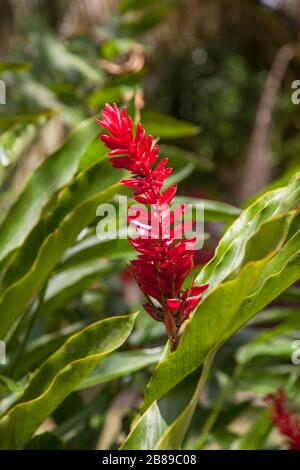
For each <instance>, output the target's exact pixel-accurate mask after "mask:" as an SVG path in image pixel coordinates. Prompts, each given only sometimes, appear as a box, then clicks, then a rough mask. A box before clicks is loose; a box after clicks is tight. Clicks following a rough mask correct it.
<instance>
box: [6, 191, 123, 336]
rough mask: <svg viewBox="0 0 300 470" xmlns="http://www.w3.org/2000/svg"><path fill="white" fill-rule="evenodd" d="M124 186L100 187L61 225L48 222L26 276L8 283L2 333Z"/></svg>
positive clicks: (9, 326)
mask: <svg viewBox="0 0 300 470" xmlns="http://www.w3.org/2000/svg"><path fill="white" fill-rule="evenodd" d="M120 189H121V188H120V184H119V183H116V184H113V185H111V186H110V187H109V188H108V189H106V190H105V189H104V190H102V191H100V192H99V193H98V194H96V195H95V196H93V197H91V198H89V199H87V200H86V201H84V202H83V203H82V204H79V205H78V206H76V207H75V208H74V209H73V210H71V211H70V212H69V213H68V214H67V215H66V216H65V217H64V218H63V219H62V221H61V222H60V223H59V224H58V225H56V224H55V225H54V226H52V230H50V231H49V226H48V230H47V231H46V236H45V238H44V239H43V241H42V244H41V246H40V248H39V251H38V254H37V257H36V259H35V261H34V263H33V264H32V265H31V267H30V269H29V270H28V271H27V272H26V273H25V275H23V277H21V278H20V279H18V280H17V281H16V282H15V283H14V284H11V285H10V286H9V287H7V289H6V290H5V291H4V292H3V294H2V296H1V298H0V309H1V311H2V317H1V322H0V337H3V336H5V335H6V334H7V333H8V331H9V329H10V328H11V327H12V325H13V324H14V322H15V321H16V320H17V318H19V316H20V315H22V314H23V313H24V311H25V309H26V307H27V306H28V304H29V302H30V300H31V299H32V298H33V297H34V296H35V295H36V294H37V293H38V291H39V289H40V288H41V287H42V285H43V284H44V282H45V281H46V279H47V278H48V276H49V273H50V272H51V271H52V270H53V268H54V267H55V266H56V264H57V263H58V261H59V260H60V258H61V257H62V255H63V253H64V252H65V251H66V249H67V248H68V247H69V246H70V245H71V244H72V243H74V241H75V239H76V237H77V236H78V234H79V233H80V232H81V230H83V229H84V228H85V227H86V226H87V225H88V224H90V223H91V222H92V221H93V220H94V218H95V215H96V211H97V207H98V206H99V204H102V203H105V202H108V201H110V200H111V199H112V197H113V196H114V195H115V194H116V193H117V192H119V191H120ZM78 199H80V194H78ZM55 220H56V219H55ZM50 221H51V219H50ZM46 227H47V225H46ZM50 227H51V224H50ZM42 228H43V226H42ZM38 238H40V233H38ZM33 240H34V237H33ZM33 249H34V248H33ZM29 256H30V254H29ZM2 308H3V310H2Z"/></svg>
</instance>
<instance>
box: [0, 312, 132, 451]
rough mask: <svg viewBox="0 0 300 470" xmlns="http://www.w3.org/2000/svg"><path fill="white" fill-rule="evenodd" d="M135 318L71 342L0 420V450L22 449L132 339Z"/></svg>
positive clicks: (94, 328)
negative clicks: (96, 369) (94, 371)
mask: <svg viewBox="0 0 300 470" xmlns="http://www.w3.org/2000/svg"><path fill="white" fill-rule="evenodd" d="M134 319H135V315H128V316H123V317H114V318H109V319H106V320H102V321H100V322H97V323H94V324H93V325H91V326H89V327H87V328H85V329H84V330H82V331H80V332H79V333H77V334H75V335H74V336H72V337H71V338H69V339H68V340H67V341H66V343H65V344H64V345H63V346H62V347H61V348H60V349H59V350H57V351H56V352H55V353H54V354H53V355H52V356H50V358H49V359H47V361H46V362H45V363H44V364H43V365H42V366H41V368H40V369H39V370H38V371H37V373H36V374H35V375H34V376H33V378H32V379H31V381H30V383H29V385H28V388H27V389H26V391H25V393H24V395H23V396H22V397H21V399H20V400H19V402H18V403H17V404H16V405H14V406H13V407H12V408H11V409H10V410H9V411H8V412H7V413H6V414H5V415H4V416H3V417H2V419H1V420H0V448H1V449H21V448H23V447H24V446H25V445H26V444H27V442H28V441H29V439H30V438H31V436H32V434H33V433H34V431H35V430H36V429H37V427H38V426H39V425H40V424H41V423H42V422H43V421H44V420H45V419H46V418H47V417H48V416H49V415H51V413H52V412H53V411H54V410H55V409H56V408H57V406H58V405H59V404H60V403H61V402H62V401H63V400H64V399H65V398H66V397H67V396H68V395H69V394H70V393H71V392H72V391H73V390H74V389H75V388H76V387H77V386H78V385H79V383H80V382H81V381H82V380H83V379H84V377H86V376H87V375H88V374H89V373H90V372H91V371H92V369H93V368H94V367H95V366H96V365H97V364H98V363H99V362H100V361H101V360H102V359H103V358H104V357H105V356H106V355H107V354H109V353H110V352H112V351H113V350H114V349H117V348H118V347H119V346H121V344H122V343H123V342H124V341H125V340H126V339H127V337H128V336H129V334H130V332H131V330H132V327H133V323H134Z"/></svg>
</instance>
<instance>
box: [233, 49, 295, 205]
mask: <svg viewBox="0 0 300 470" xmlns="http://www.w3.org/2000/svg"><path fill="white" fill-rule="evenodd" d="M295 53H296V47H295V46H294V45H291V44H286V45H285V46H283V47H281V48H280V49H279V51H278V52H277V54H276V56H275V59H274V61H273V64H272V67H271V70H270V72H269V74H268V77H267V80H266V83H265V86H264V90H263V93H262V96H261V99H260V101H259V104H258V108H257V112H256V116H255V120H254V126H253V130H252V135H251V138H250V145H249V148H248V152H247V156H246V161H245V165H244V168H243V172H242V178H241V185H240V190H239V195H238V199H239V202H244V201H245V200H247V199H249V198H250V197H251V196H252V195H253V194H255V193H257V192H258V191H260V190H262V189H263V188H264V187H265V186H266V185H267V184H268V183H269V182H270V180H271V177H272V163H273V162H272V149H271V127H272V116H273V111H274V107H275V104H276V101H277V96H278V93H279V90H280V86H281V82H282V80H283V77H284V75H285V72H286V70H287V67H288V65H289V63H290V61H291V59H292V58H293V57H294V56H295Z"/></svg>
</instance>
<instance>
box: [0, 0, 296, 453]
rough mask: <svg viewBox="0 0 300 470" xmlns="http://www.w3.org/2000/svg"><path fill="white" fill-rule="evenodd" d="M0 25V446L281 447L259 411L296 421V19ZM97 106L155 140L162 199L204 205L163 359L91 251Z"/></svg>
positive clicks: (98, 174)
mask: <svg viewBox="0 0 300 470" xmlns="http://www.w3.org/2000/svg"><path fill="white" fill-rule="evenodd" d="M0 12H1V14H0V31H1V42H0V54H1V60H0V78H1V80H4V82H5V84H6V87H7V96H6V104H5V105H0V162H1V164H0V183H1V192H0V209H1V210H0V219H1V226H0V265H1V272H2V274H1V284H0V338H1V339H2V340H5V342H6V352H7V364H6V365H1V366H0V374H1V375H0V398H1V403H0V413H1V418H0V447H1V448H10V449H14V448H17V449H20V448H44V449H56V448H59V449H63V448H65V449H95V448H96V449H108V448H110V449H114V448H119V447H120V446H122V448H125V449H154V448H158V449H168V448H170V449H176V448H179V447H182V448H184V449H201V448H214V449H220V448H224V449H229V448H232V449H267V448H284V447H285V445H286V443H285V441H284V440H283V439H282V437H281V436H279V435H278V433H276V430H274V429H273V425H272V421H271V419H270V414H269V412H268V411H267V409H266V404H265V402H264V397H265V396H266V395H267V394H268V393H273V392H275V391H276V390H277V389H278V388H279V387H284V388H285V390H286V393H287V395H288V397H289V399H290V400H291V401H292V402H293V406H294V408H295V409H297V406H299V391H300V389H299V387H300V384H299V366H297V365H295V364H293V363H292V360H291V356H292V354H293V352H295V348H293V343H294V341H295V340H300V331H299V328H300V316H299V314H300V307H299V298H300V288H299V284H297V281H298V280H299V277H300V275H299V272H300V269H299V244H300V232H299V225H300V223H299V222H300V221H299V206H300V203H299V202H300V183H299V181H300V180H299V172H300V164H299V153H300V135H299V127H300V112H299V110H300V107H299V106H300V105H298V106H297V105H295V104H293V103H292V101H291V94H292V88H291V86H292V82H293V81H294V80H296V79H300V54H299V50H300V49H299V28H300V4H299V2H298V1H297V0H295V1H292V0H289V1H288V0H286V1H284V0H282V1H279V0H277V1H276V0H273V1H272V0H264V1H263V0H261V1H259V0H257V1H255V0H243V1H238V0H201V1H200V0H151V1H148V0H144V1H143V2H141V1H139V0H122V1H115V0H106V1H104V0H102V1H100V0H18V1H17V0H2V1H1V5H0ZM106 102H109V103H111V102H116V103H117V104H118V105H119V106H124V105H125V106H127V108H128V110H129V113H130V114H131V115H132V116H133V117H134V119H135V122H138V121H139V120H141V121H142V124H143V126H144V127H145V128H146V130H147V132H149V133H151V134H153V135H154V136H155V137H159V139H160V149H161V154H162V155H166V154H167V155H168V156H169V157H170V160H171V162H172V166H173V167H174V168H175V173H174V174H173V175H172V177H171V178H172V182H174V181H176V182H178V183H179V192H178V194H179V196H178V201H184V200H187V198H191V199H190V200H192V201H197V200H201V201H204V206H205V220H206V223H205V231H206V242H205V246H204V249H203V250H201V251H200V252H197V253H196V254H195V260H196V267H195V273H193V274H195V275H196V276H197V279H198V280H199V281H201V282H202V281H208V282H209V283H210V289H209V291H208V294H207V297H206V298H205V300H204V301H203V303H202V304H201V306H200V307H199V308H198V311H197V312H196V313H195V314H194V316H193V317H192V319H191V321H190V322H189V323H188V325H187V327H186V329H185V331H184V333H183V336H182V341H181V343H180V346H179V348H178V350H177V351H176V352H175V353H172V354H171V355H168V354H166V353H164V352H163V350H164V343H165V335H164V331H163V328H162V326H161V325H160V324H159V323H155V322H154V321H153V320H152V319H151V318H149V317H148V316H147V314H146V313H145V312H144V311H143V309H142V307H141V304H142V301H143V299H141V297H140V295H139V292H138V289H137V287H136V285H135V283H134V281H133V280H132V279H131V278H130V276H128V273H127V271H126V269H125V266H126V263H127V262H128V260H129V259H131V258H132V257H133V256H134V253H133V251H132V250H131V248H130V245H129V244H128V242H127V240H117V241H116V240H107V241H105V242H99V240H98V239H97V237H96V234H95V227H96V224H97V222H98V221H99V218H97V217H96V208H97V206H98V205H99V204H100V203H102V202H110V201H112V200H113V201H116V196H117V195H118V194H121V193H122V191H124V188H122V187H121V186H120V184H119V180H120V178H121V175H120V172H118V171H116V170H113V169H112V168H111V166H110V164H109V163H108V162H107V159H106V156H105V148H104V146H103V144H101V142H100V141H99V139H98V138H97V133H98V132H99V128H97V126H96V124H95V118H96V116H98V115H99V112H100V109H101V108H102V106H103V105H104V104H105V103H106ZM171 178H170V179H171ZM170 183H171V181H170ZM278 188H279V189H278ZM217 246H218V248H217V250H216V247H217ZM210 260H211V261H210ZM208 261H210V263H209V264H206V263H207V262H208ZM204 266H205V267H204ZM139 310H141V311H140V313H139V315H138V316H136V315H135V312H137V311H139ZM256 315H257V316H256ZM254 317H255V318H254ZM296 359H297V357H296ZM294 362H295V361H294ZM296 362H297V361H296ZM157 364H158V365H157ZM147 384H148V385H147ZM199 397H200V399H199ZM140 406H141V408H140ZM150 424H151V425H150Z"/></svg>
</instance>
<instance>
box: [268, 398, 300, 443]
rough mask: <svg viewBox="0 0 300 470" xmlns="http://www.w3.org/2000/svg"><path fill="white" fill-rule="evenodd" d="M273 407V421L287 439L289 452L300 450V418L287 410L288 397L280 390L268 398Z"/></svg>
mask: <svg viewBox="0 0 300 470" xmlns="http://www.w3.org/2000/svg"><path fill="white" fill-rule="evenodd" d="M266 401H267V403H269V404H270V405H271V413H272V420H273V423H274V424H275V426H276V427H277V429H278V430H279V432H280V433H281V434H282V435H283V436H284V437H286V438H287V445H288V448H289V450H300V416H297V415H295V414H294V413H293V411H291V410H288V409H287V408H286V406H285V405H286V395H285V393H284V391H283V390H279V391H278V392H277V393H276V394H274V395H272V394H271V395H268V396H267V397H266Z"/></svg>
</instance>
